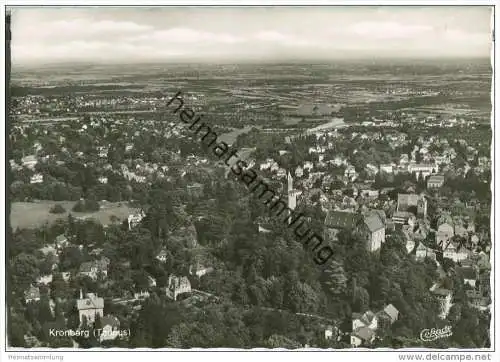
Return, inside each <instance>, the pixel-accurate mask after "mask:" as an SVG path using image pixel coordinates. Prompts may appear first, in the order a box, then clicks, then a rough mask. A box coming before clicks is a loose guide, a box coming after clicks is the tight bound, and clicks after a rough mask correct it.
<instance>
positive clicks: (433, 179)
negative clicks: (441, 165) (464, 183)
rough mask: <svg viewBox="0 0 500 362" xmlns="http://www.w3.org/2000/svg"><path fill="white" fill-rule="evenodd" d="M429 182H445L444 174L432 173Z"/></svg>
mask: <svg viewBox="0 0 500 362" xmlns="http://www.w3.org/2000/svg"><path fill="white" fill-rule="evenodd" d="M427 182H444V176H442V175H432V176H430V177H429V179H428V180H427Z"/></svg>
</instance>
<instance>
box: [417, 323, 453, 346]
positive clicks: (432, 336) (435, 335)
mask: <svg viewBox="0 0 500 362" xmlns="http://www.w3.org/2000/svg"><path fill="white" fill-rule="evenodd" d="M452 335H453V332H452V331H451V326H446V327H444V328H442V329H437V328H432V329H423V330H422V332H420V339H421V340H422V341H424V342H431V341H435V340H436V339H440V338H446V337H450V336H452Z"/></svg>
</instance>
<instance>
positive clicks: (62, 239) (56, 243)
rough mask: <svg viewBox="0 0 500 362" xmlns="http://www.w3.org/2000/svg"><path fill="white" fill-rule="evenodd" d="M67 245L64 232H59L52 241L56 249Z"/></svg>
mask: <svg viewBox="0 0 500 362" xmlns="http://www.w3.org/2000/svg"><path fill="white" fill-rule="evenodd" d="M68 245H69V241H68V238H67V237H66V236H65V235H64V234H61V235H59V236H58V237H56V240H55V241H54V247H55V248H56V249H62V248H65V247H67V246H68Z"/></svg>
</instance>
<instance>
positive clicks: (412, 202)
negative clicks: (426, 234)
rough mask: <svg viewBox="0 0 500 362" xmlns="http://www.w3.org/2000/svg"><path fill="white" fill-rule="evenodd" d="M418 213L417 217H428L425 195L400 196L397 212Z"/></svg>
mask: <svg viewBox="0 0 500 362" xmlns="http://www.w3.org/2000/svg"><path fill="white" fill-rule="evenodd" d="M412 210H416V211H417V215H416V216H423V217H425V216H427V199H426V198H425V196H424V195H417V194H398V206H397V211H409V212H412Z"/></svg>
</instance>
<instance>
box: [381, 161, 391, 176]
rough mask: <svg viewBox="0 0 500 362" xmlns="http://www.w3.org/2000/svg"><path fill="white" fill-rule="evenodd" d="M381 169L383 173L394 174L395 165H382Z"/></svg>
mask: <svg viewBox="0 0 500 362" xmlns="http://www.w3.org/2000/svg"><path fill="white" fill-rule="evenodd" d="M379 169H380V172H383V173H388V174H392V173H393V165H392V164H390V163H389V164H385V165H380V167H379Z"/></svg>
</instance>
